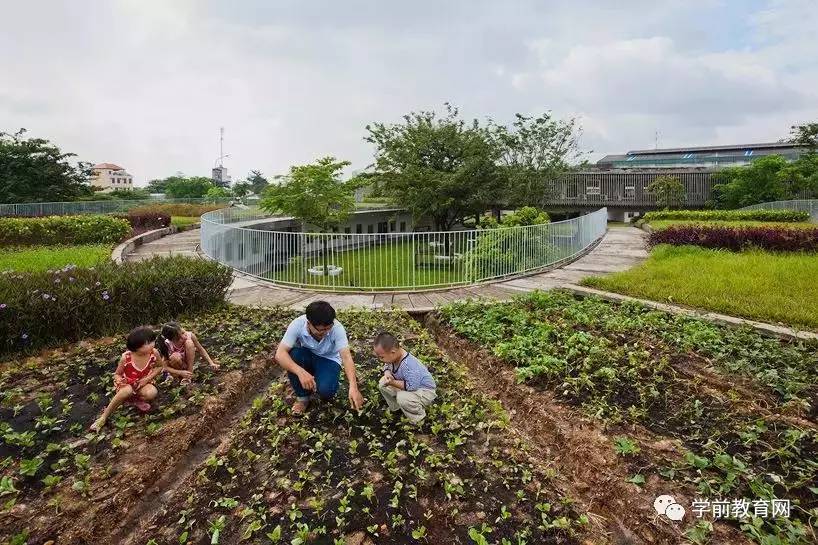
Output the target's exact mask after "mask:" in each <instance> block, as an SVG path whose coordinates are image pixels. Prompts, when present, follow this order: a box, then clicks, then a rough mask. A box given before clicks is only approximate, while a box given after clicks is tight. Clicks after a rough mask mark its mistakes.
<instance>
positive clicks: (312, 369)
mask: <svg viewBox="0 0 818 545" xmlns="http://www.w3.org/2000/svg"><path fill="white" fill-rule="evenodd" d="M290 357H291V358H292V359H293V361H294V362H295V363H297V364H298V365H299V366H301V367H302V368H303V369H304V370H305V371H306V372H307V373H309V374H311V375H312V376H313V377H315V389H316V393H317V394H318V397H320V398H321V399H331V398H332V397H334V396H335V393H336V392H337V391H338V383H339V379H340V376H341V368H340V366H339V365H338V364H337V363H336V362H334V361H332V360H330V359H327V358H322V357H321V356H316V355H315V354H313V353H312V352H310V351H309V350H308V349H306V348H304V347H301V346H296V347H294V348H292V349H290ZM287 376H288V377H290V384H292V386H293V390H295V395H296V396H297V397H298V399H299V400H301V401H306V400H308V399H309V397H310V395H311V394H312V392H309V391H307V390H305V389H304V388H302V387H301V381H299V380H298V377H297V376H296V375H295V374H294V373H290V372H288V373H287Z"/></svg>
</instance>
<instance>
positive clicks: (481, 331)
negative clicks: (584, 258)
mask: <svg viewBox="0 0 818 545" xmlns="http://www.w3.org/2000/svg"><path fill="white" fill-rule="evenodd" d="M442 317H443V319H444V320H445V322H446V323H447V324H448V325H449V326H451V327H452V328H453V329H454V330H455V331H456V332H458V333H459V334H461V335H463V336H465V337H466V338H468V339H471V340H472V341H474V342H477V343H479V344H482V345H485V346H487V347H488V348H489V349H490V350H491V351H493V353H494V355H495V356H497V357H498V358H500V360H501V361H504V362H506V363H507V364H509V365H512V366H514V368H515V372H516V374H517V379H518V381H519V382H521V383H526V384H528V385H531V386H533V387H534V388H535V389H539V390H540V391H542V392H544V393H546V392H548V393H549V395H556V396H557V397H558V398H559V399H561V400H563V402H565V403H568V404H571V405H576V406H579V407H581V408H582V410H583V411H584V412H585V413H586V414H588V415H592V416H593V417H594V418H596V419H597V420H600V421H602V422H605V423H607V424H608V425H609V426H611V429H612V430H613V431H616V430H617V429H622V430H625V431H627V430H629V429H632V426H633V425H634V424H638V425H641V426H643V427H644V428H645V429H647V430H649V432H651V433H653V434H656V435H657V436H660V437H665V438H667V439H669V440H672V441H679V442H681V444H682V445H683V454H682V455H681V456H678V457H671V456H669V457H667V458H663V457H659V456H653V455H651V456H647V455H646V454H645V453H644V452H643V454H642V455H640V456H641V458H639V459H638V463H636V464H635V467H634V476H633V477H632V479H633V480H632V481H631V482H633V483H635V484H640V483H644V482H645V481H646V480H647V479H651V478H657V477H661V478H662V479H665V480H668V481H673V482H675V483H678V484H679V485H682V486H688V487H691V488H692V489H693V490H694V492H695V493H696V494H697V495H698V496H699V497H703V498H711V499H713V500H715V499H717V498H719V499H720V498H750V499H768V500H771V499H773V498H786V499H789V500H790V501H791V502H792V506H793V507H792V513H791V517H790V518H784V517H778V518H762V517H750V518H743V519H740V520H733V521H732V524H734V525H735V526H736V527H738V528H740V529H741V530H742V531H743V532H744V533H745V534H746V535H747V536H748V537H750V538H752V539H754V540H755V541H757V542H759V543H765V544H766V543H813V542H814V540H815V539H816V534H815V527H814V521H815V517H816V516H818V494H816V492H818V491H816V489H815V487H814V483H815V482H816V479H818V425H816V423H818V410H817V407H818V371H816V368H817V367H818V366H817V365H816V364H818V350H816V348H818V347H816V345H815V343H812V344H808V343H805V342H784V341H780V340H774V339H769V338H765V337H761V336H759V335H758V334H756V333H754V332H752V331H749V330H731V329H726V328H724V327H720V326H715V325H713V324H709V323H706V322H702V321H699V320H695V319H692V318H687V317H680V316H674V315H669V314H666V313H662V312H659V311H654V310H650V309H648V308H646V307H643V306H641V305H636V304H621V305H620V304H613V303H608V302H604V301H602V300H600V299H596V298H586V299H576V298H574V297H573V296H572V295H570V294H568V293H564V292H549V293H538V294H534V295H531V296H529V297H526V298H521V299H519V300H517V301H515V302H513V303H508V304H498V305H492V306H485V305H480V304H478V303H462V304H455V305H452V306H450V307H446V308H444V309H443V310H442ZM613 439H614V440H613V441H612V443H613V444H612V446H611V448H614V449H616V451H617V452H620V453H621V455H622V456H623V459H630V458H629V457H632V456H633V457H634V460H636V459H637V458H636V455H637V454H638V453H639V451H640V444H639V441H638V440H635V439H633V438H631V437H628V434H627V433H621V434H618V435H615V437H614V438H613ZM641 450H643V451H646V449H644V448H643V449H641ZM708 531H709V528H708V527H707V526H706V521H705V524H704V525H703V526H701V527H700V526H695V527H692V528H689V532H690V533H689V534H688V536H689V537H690V539H693V538H696V539H699V540H700V542H704V541H706V537H707V533H708Z"/></svg>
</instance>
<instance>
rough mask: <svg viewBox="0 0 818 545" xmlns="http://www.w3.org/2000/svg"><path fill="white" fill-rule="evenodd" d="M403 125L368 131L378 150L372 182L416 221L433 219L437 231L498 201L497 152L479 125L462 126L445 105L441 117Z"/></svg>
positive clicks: (418, 116)
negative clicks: (421, 218) (406, 210)
mask: <svg viewBox="0 0 818 545" xmlns="http://www.w3.org/2000/svg"><path fill="white" fill-rule="evenodd" d="M403 120H404V122H403V123H399V124H394V125H387V124H384V123H373V124H371V125H367V126H366V130H367V131H368V133H369V134H368V136H366V137H365V140H366V141H367V142H370V143H372V144H374V145H375V147H376V150H375V172H374V175H373V179H374V180H375V181H376V184H377V187H378V189H379V191H380V192H381V193H382V194H383V195H384V196H387V197H391V198H392V199H393V200H394V202H398V203H401V205H402V206H405V207H406V208H407V209H409V211H410V212H411V213H412V214H413V215H414V216H415V218H420V217H424V216H425V217H431V218H432V220H433V221H434V224H435V228H436V229H437V230H439V231H447V230H449V229H451V227H452V226H453V225H454V224H455V223H457V222H459V221H462V220H463V219H464V218H466V217H470V216H475V215H477V214H480V213H482V212H483V211H485V210H486V209H487V208H488V207H490V206H491V205H492V204H494V203H495V202H496V201H497V199H498V197H499V196H500V193H501V190H502V186H503V179H502V176H501V173H500V171H499V168H498V166H497V161H498V160H499V157H498V150H497V148H496V146H494V145H493V144H492V142H491V139H490V135H489V134H488V132H487V131H486V130H485V129H484V128H481V127H480V126H479V124H478V122H477V120H474V121H472V122H471V123H466V122H465V121H463V120H462V119H460V117H459V113H458V110H457V108H454V107H452V106H451V105H449V104H446V113H445V114H444V115H442V116H438V115H437V114H436V113H435V112H418V113H416V112H412V113H410V114H407V115H405V116H404V117H403Z"/></svg>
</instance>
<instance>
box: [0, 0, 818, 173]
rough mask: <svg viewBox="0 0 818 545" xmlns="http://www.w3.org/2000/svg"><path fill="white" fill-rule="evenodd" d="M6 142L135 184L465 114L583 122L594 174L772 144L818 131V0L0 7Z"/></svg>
mask: <svg viewBox="0 0 818 545" xmlns="http://www.w3.org/2000/svg"><path fill="white" fill-rule="evenodd" d="M0 13H2V14H3V16H2V20H0V27H2V31H0V51H2V52H3V54H2V55H0V131H4V132H13V131H16V130H17V129H19V128H20V127H25V128H26V129H28V131H29V132H28V134H29V135H31V136H36V137H42V138H47V139H49V140H51V141H53V142H54V143H56V144H57V145H59V146H60V147H61V148H62V149H63V150H64V151H69V152H73V153H76V154H77V155H78V158H79V159H82V160H84V161H89V162H95V163H96V162H111V163H116V164H119V165H121V166H123V167H125V168H126V169H127V170H128V171H129V172H130V173H131V174H133V176H134V179H135V183H136V184H137V185H144V184H146V183H147V181H148V180H150V179H153V178H161V177H165V176H169V175H172V174H175V173H177V172H182V173H184V174H187V175H205V176H209V175H210V169H211V168H212V167H213V166H214V164H215V162H216V160H217V158H218V156H219V127H224V128H225V142H224V150H225V153H227V154H229V155H230V156H229V157H227V158H226V159H224V163H225V166H226V167H228V169H229V172H230V174H231V175H232V176H233V179H234V180H236V179H241V178H244V177H246V176H247V174H248V172H249V171H250V170H251V169H257V170H260V171H262V172H263V173H264V174H265V175H275V174H283V173H285V172H286V171H287V170H288V168H289V167H290V166H291V165H294V164H304V163H308V162H311V161H313V160H315V159H317V158H319V157H323V156H326V155H333V156H336V157H338V158H342V159H345V160H348V161H351V162H352V166H351V167H350V170H361V169H364V168H366V167H367V166H368V165H370V164H371V163H372V160H373V148H372V146H371V144H368V143H367V142H365V141H364V136H365V135H366V129H365V127H366V125H367V124H368V123H373V122H399V121H400V120H401V116H402V115H404V114H406V113H408V112H411V111H419V110H438V111H442V110H443V104H444V103H445V102H450V103H452V104H454V105H456V106H458V107H459V109H460V111H461V112H462V114H463V115H464V116H465V117H467V118H469V119H471V118H479V119H485V118H487V117H491V118H493V119H494V120H496V121H498V122H510V121H511V120H512V119H513V116H514V114H515V113H518V112H519V113H522V114H528V115H537V114H539V113H543V112H546V111H550V112H552V114H553V115H554V116H556V117H558V118H563V119H567V118H571V117H575V118H577V120H578V122H579V124H580V125H581V127H582V134H581V138H580V147H581V149H582V150H583V151H585V152H587V153H588V155H587V157H588V158H589V159H591V160H595V159H598V158H599V157H601V156H603V155H605V154H607V153H622V152H625V151H627V150H632V149H645V148H653V147H655V145H656V143H657V133H658V144H659V147H676V146H689V145H717V144H746V143H752V142H767V141H776V140H779V139H781V138H784V137H786V136H787V135H788V133H789V128H790V126H791V125H793V124H797V123H803V122H808V121H818V32H816V29H818V2H816V1H815V0H769V1H760V0H736V1H715V0H712V1H711V0H695V1H691V0H683V1H676V0H668V1H661V0H658V1H657V0H650V1H649V0H644V1H643V0H633V1H630V0H620V1H618V2H609V1H590V0H588V1H583V0H574V1H571V2H568V1H564V2H556V1H545V0H539V1H538V0H508V1H506V2H498V1H496V0H491V1H481V0H449V1H446V2H440V1H439V0H438V1H431V0H413V1H412V2H396V1H383V0H380V1H378V0H345V1H343V2H338V1H330V0H325V1H320V2H319V1H309V0H292V1H290V0H238V1H236V2H224V1H217V0H173V1H169V0H71V1H69V0H52V1H48V2H46V1H31V2H20V1H19V0H0Z"/></svg>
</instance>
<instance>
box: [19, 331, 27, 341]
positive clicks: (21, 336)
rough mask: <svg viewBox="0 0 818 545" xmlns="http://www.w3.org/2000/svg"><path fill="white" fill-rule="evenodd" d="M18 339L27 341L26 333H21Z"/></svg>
mask: <svg viewBox="0 0 818 545" xmlns="http://www.w3.org/2000/svg"><path fill="white" fill-rule="evenodd" d="M20 338H21V339H23V340H26V339H28V333H23V334H22V335H20Z"/></svg>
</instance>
